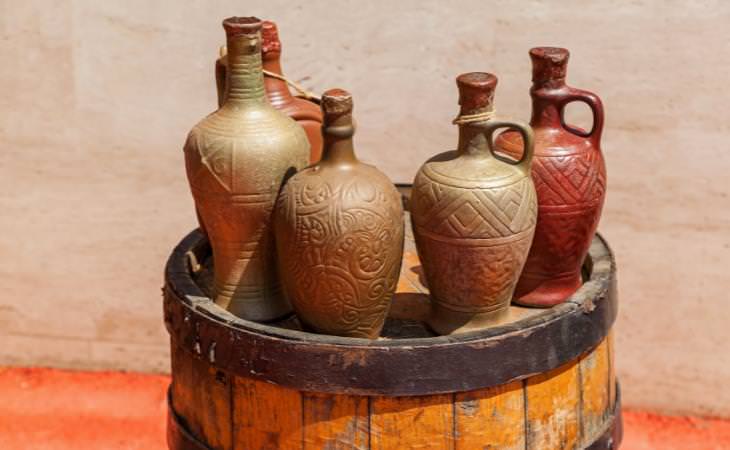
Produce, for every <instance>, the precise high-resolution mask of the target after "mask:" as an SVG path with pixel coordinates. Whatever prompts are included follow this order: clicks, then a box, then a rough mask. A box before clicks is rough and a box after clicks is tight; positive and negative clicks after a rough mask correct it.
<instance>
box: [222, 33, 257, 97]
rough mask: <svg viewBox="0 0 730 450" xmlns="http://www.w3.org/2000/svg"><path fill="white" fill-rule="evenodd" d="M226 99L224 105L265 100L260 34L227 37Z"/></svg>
mask: <svg viewBox="0 0 730 450" xmlns="http://www.w3.org/2000/svg"><path fill="white" fill-rule="evenodd" d="M227 46H228V65H227V67H226V88H225V89H226V90H225V92H226V95H225V98H226V101H225V104H224V106H247V105H257V104H261V103H265V102H266V97H265V92H264V73H263V71H262V68H263V67H262V62H261V38H260V36H256V37H248V36H233V37H230V38H228V42H227Z"/></svg>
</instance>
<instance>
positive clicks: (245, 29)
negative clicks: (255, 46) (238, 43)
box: [223, 17, 261, 38]
mask: <svg viewBox="0 0 730 450" xmlns="http://www.w3.org/2000/svg"><path fill="white" fill-rule="evenodd" d="M223 29H224V30H226V36H228V37H229V38H231V37H234V36H239V35H255V34H256V33H258V32H259V31H261V19H259V18H257V17H229V18H227V19H225V20H223Z"/></svg>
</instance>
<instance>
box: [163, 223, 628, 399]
mask: <svg viewBox="0 0 730 450" xmlns="http://www.w3.org/2000/svg"><path fill="white" fill-rule="evenodd" d="M205 245H206V244H205V240H204V238H203V236H202V234H200V233H199V232H197V231H194V232H192V233H190V234H189V235H188V236H186V237H185V239H183V241H182V242H181V243H180V244H179V245H178V246H177V247H176V248H175V251H173V253H172V255H171V257H170V260H169V261H168V264H167V268H166V285H165V288H164V293H165V295H164V298H165V301H164V308H165V322H166V325H167V328H168V331H169V332H170V334H171V338H172V340H173V341H174V342H175V343H176V344H177V345H179V346H180V347H181V348H182V349H184V350H186V351H189V352H192V353H193V354H195V355H197V356H198V357H199V358H206V359H208V360H209V362H210V363H211V364H213V365H214V366H215V367H217V368H219V369H221V370H224V371H226V372H229V373H232V374H235V375H238V376H244V377H252V378H256V379H260V380H263V381H267V382H271V383H274V384H279V385H282V386H286V387H290V388H293V389H298V390H304V391H314V392H330V393H347V394H352V395H387V396H398V395H430V394H437V393H450V392H461V391H467V390H474V389H481V388H485V387H490V386H495V385H499V384H503V383H506V382H509V381H514V380H518V379H523V378H526V377H528V376H530V375H533V374H536V373H542V372H545V371H547V370H550V369H553V368H555V367H558V366H559V365H561V364H563V363H565V362H567V361H570V360H572V359H575V358H576V357H578V356H580V355H581V354H583V353H585V352H586V351H588V350H590V349H592V348H593V347H595V346H596V345H597V344H598V343H600V342H601V340H603V338H604V337H605V336H606V335H607V333H608V331H609V329H610V328H611V325H612V324H613V322H614V320H615V317H616V313H617V296H616V289H615V282H616V280H615V270H616V267H615V261H614V258H613V255H612V254H611V252H610V249H609V248H608V246H607V245H606V243H605V240H604V239H603V238H602V237H600V236H597V237H596V239H595V240H594V244H593V245H592V248H591V255H592V257H593V273H592V274H591V279H590V281H588V282H587V283H585V284H584V286H583V287H582V288H581V290H579V291H578V292H577V293H576V294H575V295H574V296H573V297H572V298H571V299H570V300H569V301H568V302H566V303H564V304H562V305H559V306H557V307H554V308H551V309H550V310H546V311H545V312H544V313H542V314H538V315H537V316H534V317H530V318H526V319H523V320H520V321H517V322H515V323H513V324H509V325H506V326H500V327H494V328H491V329H488V330H484V331H479V332H475V333H469V334H463V335H456V336H441V337H428V338H420V339H397V340H390V341H383V340H378V341H369V340H365V339H354V338H342V337H334V336H322V335H316V334H313V333H306V332H301V331H294V330H285V329H280V328H276V327H273V326H269V325H265V324H258V323H253V322H249V321H245V320H241V319H238V318H236V317H235V316H233V315H231V314H229V313H227V312H225V311H223V310H222V309H220V308H218V307H217V306H216V305H214V304H213V303H212V301H211V300H210V299H208V298H207V297H205V296H204V294H203V293H202V291H201V290H200V288H199V287H198V286H197V285H196V284H195V282H194V281H193V279H192V277H191V275H190V273H189V270H188V267H187V265H188V263H187V258H186V256H185V254H186V253H187V252H189V251H191V250H195V249H201V248H204V247H205ZM586 294H588V295H586ZM450 368H452V369H450ZM449 370H453V371H455V372H456V371H458V373H459V376H458V377H455V376H450V375H449Z"/></svg>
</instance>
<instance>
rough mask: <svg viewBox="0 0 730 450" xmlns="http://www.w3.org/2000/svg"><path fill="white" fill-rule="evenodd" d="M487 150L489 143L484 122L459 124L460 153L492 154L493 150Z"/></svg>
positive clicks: (458, 150) (488, 155)
mask: <svg viewBox="0 0 730 450" xmlns="http://www.w3.org/2000/svg"><path fill="white" fill-rule="evenodd" d="M486 150H488V143H487V136H486V135H485V133H484V122H475V123H469V124H463V125H459V145H458V147H457V150H456V151H457V152H458V153H459V154H460V155H477V154H478V155H482V156H486V157H490V156H492V152H489V151H486Z"/></svg>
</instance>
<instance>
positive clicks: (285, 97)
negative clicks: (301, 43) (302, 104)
mask: <svg viewBox="0 0 730 450" xmlns="http://www.w3.org/2000/svg"><path fill="white" fill-rule="evenodd" d="M263 64H264V70H266V71H267V72H271V73H275V74H277V75H283V72H282V70H281V59H280V54H273V55H265V56H264V58H263ZM264 84H265V85H266V96H267V97H268V98H269V101H270V102H271V103H272V104H274V105H283V104H287V103H290V102H292V101H294V96H293V95H291V91H290V90H289V86H288V85H287V84H286V81H284V80H280V79H278V78H274V77H268V76H265V77H264Z"/></svg>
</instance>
